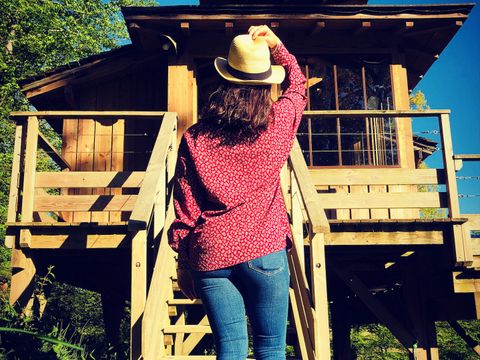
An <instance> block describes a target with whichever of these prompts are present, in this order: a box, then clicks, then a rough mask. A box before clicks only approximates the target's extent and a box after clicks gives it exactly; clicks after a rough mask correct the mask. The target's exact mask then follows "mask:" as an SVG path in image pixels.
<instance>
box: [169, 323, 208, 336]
mask: <svg viewBox="0 0 480 360" xmlns="http://www.w3.org/2000/svg"><path fill="white" fill-rule="evenodd" d="M163 331H164V333H165V334H176V333H203V334H211V333H212V328H211V327H210V325H208V326H207V325H169V326H166V327H165V329H164V330H163Z"/></svg>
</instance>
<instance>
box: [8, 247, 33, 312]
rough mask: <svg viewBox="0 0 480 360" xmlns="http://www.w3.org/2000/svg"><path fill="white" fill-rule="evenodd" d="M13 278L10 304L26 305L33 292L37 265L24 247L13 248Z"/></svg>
mask: <svg viewBox="0 0 480 360" xmlns="http://www.w3.org/2000/svg"><path fill="white" fill-rule="evenodd" d="M11 267H12V278H11V282H10V298H9V301H10V304H11V305H14V304H17V305H20V306H22V307H23V306H25V305H26V304H27V302H28V300H29V299H30V296H31V295H32V294H33V288H34V286H33V285H34V281H35V274H36V271H37V270H36V267H35V264H34V262H33V260H32V258H31V257H30V256H29V255H27V254H25V253H24V251H23V250H22V249H17V248H15V244H14V248H13V249H12V258H11Z"/></svg>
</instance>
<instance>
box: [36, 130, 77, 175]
mask: <svg viewBox="0 0 480 360" xmlns="http://www.w3.org/2000/svg"><path fill="white" fill-rule="evenodd" d="M38 135H39V137H38V146H39V147H40V148H41V149H43V150H44V151H45V152H46V153H47V155H48V156H50V157H51V158H52V160H53V161H55V163H57V165H58V166H60V168H61V169H62V170H64V169H70V164H69V163H68V162H67V161H66V160H65V159H64V158H63V157H62V155H61V154H60V153H59V152H58V151H57V149H55V148H54V147H53V145H52V144H50V142H49V141H48V139H47V138H46V137H45V135H43V134H42V133H41V132H38Z"/></svg>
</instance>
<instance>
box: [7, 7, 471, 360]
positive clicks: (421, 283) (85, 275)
mask: <svg viewBox="0 0 480 360" xmlns="http://www.w3.org/2000/svg"><path fill="white" fill-rule="evenodd" d="M472 6H473V5H471V4H455V5H395V6H392V5H385V6H369V5H367V4H366V1H364V0H343V1H341V0H331V1H330V0H323V1H313V0H302V1H288V0H284V1H268V0H262V1H242V2H237V3H233V2H230V1H227V0H202V1H200V5H198V6H159V7H127V8H123V9H122V11H123V15H124V18H125V22H126V26H127V27H128V30H129V33H130V36H131V39H132V44H130V45H126V46H123V47H120V48H118V49H115V50H111V51H108V52H105V53H102V54H99V55H95V56H92V57H89V58H85V59H82V60H81V61H80V62H78V63H75V64H69V65H65V66H63V67H61V68H58V69H54V70H52V71H51V72H48V73H45V74H42V75H39V76H38V77H35V78H31V79H28V80H25V81H24V82H23V83H22V84H21V85H22V90H23V92H24V94H25V95H26V96H27V97H28V98H29V100H30V102H31V104H32V105H33V106H35V108H36V109H37V111H31V112H17V113H12V120H13V121H15V122H16V135H15V136H16V138H15V141H16V142H15V153H14V164H13V169H12V182H11V183H12V186H11V190H10V203H9V211H8V224H7V225H8V234H7V244H9V246H11V247H12V249H13V253H12V271H13V276H12V287H11V302H12V303H16V302H18V303H20V304H21V305H25V304H27V303H28V302H29V300H31V296H32V293H31V290H32V286H33V281H34V275H35V274H39V275H41V274H43V273H44V272H45V269H46V267H47V266H48V265H49V264H54V265H55V275H56V277H57V279H58V280H59V281H63V282H66V283H70V284H73V285H75V286H80V287H83V288H87V289H91V290H93V291H97V292H99V293H100V294H101V295H102V306H103V310H104V318H105V328H106V332H107V336H108V338H109V339H110V340H111V341H114V339H115V338H116V336H118V327H119V321H120V314H121V309H122V307H123V304H124V301H125V300H129V301H130V306H131V358H132V359H140V358H143V359H148V360H150V359H210V358H212V359H213V358H214V356H212V355H209V356H206V355H204V350H205V347H206V346H208V345H209V344H210V345H211V334H210V333H211V330H210V327H209V325H208V319H207V318H206V316H205V315H204V314H203V313H202V308H201V306H199V305H201V301H200V300H194V301H191V300H188V299H185V298H184V297H182V295H181V293H180V292H179V290H178V287H177V285H176V279H175V253H174V252H172V251H171V250H170V248H169V247H168V244H167V242H166V231H165V230H166V229H167V228H168V226H169V224H170V222H171V221H172V218H173V216H174V214H173V210H172V209H173V207H172V206H171V194H172V186H171V185H172V181H171V180H172V177H173V169H174V164H175V160H176V148H177V144H178V139H179V137H180V136H181V135H182V133H183V132H184V131H185V129H187V128H188V127H189V126H190V125H192V124H194V123H195V122H196V121H197V114H198V111H199V109H201V106H202V105H203V104H205V102H206V101H207V98H208V95H209V93H210V92H211V91H212V89H214V88H215V87H216V85H217V83H218V81H219V79H218V77H217V76H216V74H215V72H214V69H213V67H212V60H213V59H214V57H216V56H225V55H226V54H227V52H228V47H229V44H230V41H231V39H232V37H233V36H235V35H237V34H241V33H245V32H246V31H247V29H248V27H249V26H250V25H259V24H265V23H266V24H268V25H269V26H270V27H271V28H272V29H273V30H274V31H276V32H277V33H278V35H279V37H280V38H281V39H282V41H283V42H284V43H285V44H286V46H287V48H288V49H289V50H290V51H291V52H292V53H293V54H295V55H296V56H297V59H298V61H299V63H300V64H301V66H302V68H303V70H304V72H305V76H306V77H307V79H308V83H307V91H308V105H307V109H306V111H305V113H304V115H303V121H302V124H301V126H300V129H299V132H298V136H297V138H298V142H296V144H295V146H294V149H293V150H292V153H291V156H290V158H289V161H288V163H287V164H286V165H285V167H284V170H283V172H282V188H283V191H284V197H285V202H286V205H287V210H288V212H289V215H290V220H291V226H292V231H293V234H294V240H295V244H294V248H293V250H292V251H291V252H290V254H289V265H290V273H291V279H292V281H291V292H290V294H291V311H290V321H289V328H288V334H289V335H288V342H289V344H290V345H293V346H294V347H295V358H301V359H309V360H310V359H322V360H324V359H330V358H331V356H332V354H331V350H330V349H331V348H332V349H333V358H334V359H338V360H346V359H351V358H352V353H351V346H350V329H351V327H352V326H354V325H359V324H367V323H382V324H384V325H385V326H387V327H388V329H389V330H390V331H391V332H392V333H393V335H394V336H395V337H396V338H397V339H398V340H399V341H400V342H401V344H403V345H404V346H405V348H406V349H407V350H408V352H409V354H410V355H411V357H412V359H413V358H415V359H438V358H439V354H438V347H437V343H436V334H435V326H434V324H435V321H449V322H450V324H451V325H452V326H453V327H454V328H455V329H456V330H457V332H458V333H459V334H461V336H462V337H463V338H464V339H466V341H469V339H468V335H466V334H465V333H464V332H462V328H461V327H460V326H459V325H458V323H457V320H462V319H478V318H479V315H480V293H479V292H478V289H479V287H478V280H477V278H478V276H479V271H478V269H479V267H480V246H479V244H478V240H476V239H472V238H471V236H470V232H471V230H479V229H480V214H461V213H460V208H459V201H458V194H457V184H456V177H455V173H456V171H458V170H459V169H460V168H461V167H462V161H467V160H475V159H477V160H478V156H475V155H461V154H455V153H454V150H453V144H452V139H451V134H450V111H449V110H427V111H412V110H410V108H409V91H410V90H411V89H413V88H414V87H415V86H416V84H417V83H418V82H419V81H420V79H421V78H422V77H423V76H425V74H426V72H427V70H428V69H429V68H430V66H431V65H432V64H433V63H434V62H435V60H436V59H437V58H438V57H439V55H440V54H441V52H442V50H443V49H444V48H445V47H446V46H447V44H448V43H449V41H450V40H451V39H452V38H453V36H454V35H455V33H456V32H457V31H458V30H459V29H460V28H461V26H462V24H463V23H464V22H465V21H466V20H467V17H468V14H469V12H470V11H471V8H472ZM464 55H466V56H468V54H464ZM272 90H273V92H272V93H273V96H274V97H276V96H278V95H279V94H280V92H281V88H280V87H277V86H274V87H273V88H272ZM460 95H461V94H459V96H460ZM445 105H446V107H448V104H445ZM40 119H45V120H46V121H47V122H48V123H49V124H51V126H52V127H53V128H54V129H55V130H56V131H57V132H58V134H59V135H60V136H61V138H62V148H61V150H60V149H55V148H54V147H53V146H52V145H51V144H50V143H49V141H48V139H46V138H45V136H44V135H43V134H42V133H41V131H39V125H38V124H39V120H40ZM432 119H433V121H435V123H436V124H438V130H439V131H440V136H439V137H438V138H437V139H436V140H432V139H426V138H422V137H419V136H416V135H414V134H413V132H412V123H413V122H414V121H418V122H421V121H432ZM437 142H438V144H437ZM437 145H438V146H439V149H437ZM40 151H45V152H46V153H47V154H48V155H50V156H51V158H52V159H53V161H54V162H55V163H56V164H58V171H55V172H40V171H37V170H36V162H37V155H38V152H40ZM434 151H439V152H441V153H442V156H443V167H442V168H439V169H431V168H421V167H420V163H421V162H422V161H423V160H424V159H425V157H427V156H428V155H430V154H432V153H433V152H434ZM52 190H55V191H52ZM475 241H477V242H475ZM47 306H48V305H47ZM331 344H332V347H331V346H330V345H331ZM477 351H478V350H477Z"/></svg>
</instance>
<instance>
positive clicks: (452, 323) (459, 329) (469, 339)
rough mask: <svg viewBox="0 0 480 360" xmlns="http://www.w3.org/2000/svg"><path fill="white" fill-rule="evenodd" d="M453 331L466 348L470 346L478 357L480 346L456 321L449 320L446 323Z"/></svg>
mask: <svg viewBox="0 0 480 360" xmlns="http://www.w3.org/2000/svg"><path fill="white" fill-rule="evenodd" d="M448 323H449V325H450V326H451V327H452V329H453V330H455V332H456V333H457V334H458V336H460V337H461V338H462V339H463V340H464V341H465V342H466V343H467V345H468V346H470V347H471V348H472V350H473V352H474V353H475V354H477V355H480V345H479V344H478V342H476V341H475V339H474V338H472V337H471V336H470V335H468V334H467V332H466V331H465V329H464V328H463V327H462V325H460V324H459V323H458V321H454V320H451V321H449V322H448Z"/></svg>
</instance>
